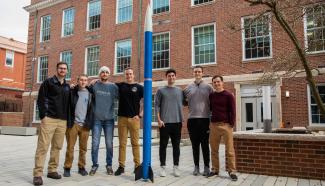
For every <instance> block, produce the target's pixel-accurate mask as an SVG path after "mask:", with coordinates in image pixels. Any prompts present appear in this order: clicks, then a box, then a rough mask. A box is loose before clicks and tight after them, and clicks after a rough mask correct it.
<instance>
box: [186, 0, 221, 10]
mask: <svg viewBox="0 0 325 186" xmlns="http://www.w3.org/2000/svg"><path fill="white" fill-rule="evenodd" d="M215 2H216V1H215V0H213V1H210V2H206V3H200V4H196V5H194V4H192V2H191V8H197V7H201V6H206V5H211V4H214V3H215Z"/></svg>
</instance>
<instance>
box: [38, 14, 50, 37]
mask: <svg viewBox="0 0 325 186" xmlns="http://www.w3.org/2000/svg"><path fill="white" fill-rule="evenodd" d="M44 17H50V33H49V35H50V39H49V40H46V41H44V40H43V19H44ZM51 24H52V16H51V14H47V15H43V16H42V17H41V24H40V26H41V27H40V34H39V35H40V43H43V42H48V41H50V40H51Z"/></svg>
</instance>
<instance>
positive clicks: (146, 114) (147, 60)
mask: <svg viewBox="0 0 325 186" xmlns="http://www.w3.org/2000/svg"><path fill="white" fill-rule="evenodd" d="M143 97H144V104H143V106H144V107H143V109H144V110H143V162H142V164H141V166H139V167H138V168H137V169H136V170H135V180H139V179H141V178H142V179H144V180H148V179H150V180H151V181H152V182H153V171H152V168H151V121H152V8H151V3H150V2H149V5H148V7H147V11H146V17H145V24H144V96H143Z"/></svg>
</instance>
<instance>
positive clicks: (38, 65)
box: [37, 55, 49, 83]
mask: <svg viewBox="0 0 325 186" xmlns="http://www.w3.org/2000/svg"><path fill="white" fill-rule="evenodd" d="M41 57H47V76H48V75H49V56H48V55H43V56H39V57H38V64H37V83H42V82H43V81H40V79H39V75H40V64H41Z"/></svg>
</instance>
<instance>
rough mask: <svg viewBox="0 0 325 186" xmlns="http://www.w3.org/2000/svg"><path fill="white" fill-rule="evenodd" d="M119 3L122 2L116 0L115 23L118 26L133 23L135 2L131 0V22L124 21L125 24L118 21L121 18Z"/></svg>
mask: <svg viewBox="0 0 325 186" xmlns="http://www.w3.org/2000/svg"><path fill="white" fill-rule="evenodd" d="M119 1H120V0H116V18H115V19H116V20H115V23H116V24H124V23H128V22H132V21H133V0H130V1H132V9H131V11H132V12H131V20H127V21H123V22H119V20H118V16H119V14H120V11H119V6H118V4H119Z"/></svg>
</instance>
